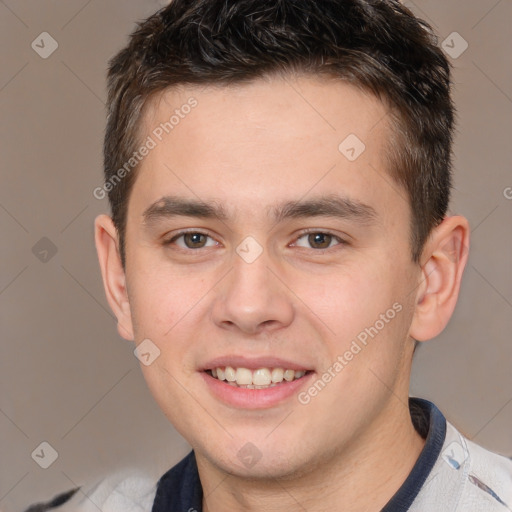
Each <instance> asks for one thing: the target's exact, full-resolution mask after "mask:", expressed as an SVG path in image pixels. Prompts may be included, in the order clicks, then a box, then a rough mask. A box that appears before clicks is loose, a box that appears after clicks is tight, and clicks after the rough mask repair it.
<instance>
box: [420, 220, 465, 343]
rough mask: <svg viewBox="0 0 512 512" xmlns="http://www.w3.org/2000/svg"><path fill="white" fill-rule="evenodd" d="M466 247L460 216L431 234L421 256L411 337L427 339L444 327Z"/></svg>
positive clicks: (457, 285)
mask: <svg viewBox="0 0 512 512" xmlns="http://www.w3.org/2000/svg"><path fill="white" fill-rule="evenodd" d="M468 248H469V224H468V221H467V219H466V218H464V217H461V216H454V217H447V218H445V219H444V220H443V222H441V224H439V226H437V227H436V228H434V230H433V231H432V233H431V235H430V237H429V239H428V241H427V243H426V244H425V247H424V250H423V254H422V264H421V275H420V283H419V287H418V292H417V295H416V305H415V312H414V317H413V321H412V324H411V329H410V335H411V337H412V338H414V339H416V340H418V341H426V340H429V339H431V338H434V337H436V336H437V335H439V334H440V333H441V332H442V331H443V330H444V328H445V327H446V325H447V324H448V322H449V320H450V318H451V316H452V314H453V311H454V309H455V305H456V303H457V298H458V295H459V290H460V283H461V279H462V274H463V272H464V267H465V266H466V262H467V259H468Z"/></svg>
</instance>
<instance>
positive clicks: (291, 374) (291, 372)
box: [284, 370, 295, 382]
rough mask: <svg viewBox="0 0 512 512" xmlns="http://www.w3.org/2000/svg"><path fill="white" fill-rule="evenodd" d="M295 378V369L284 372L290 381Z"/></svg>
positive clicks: (286, 378) (285, 378)
mask: <svg viewBox="0 0 512 512" xmlns="http://www.w3.org/2000/svg"><path fill="white" fill-rule="evenodd" d="M294 378H295V370H285V372H284V380H287V381H288V382H290V381H292V380H293V379H294Z"/></svg>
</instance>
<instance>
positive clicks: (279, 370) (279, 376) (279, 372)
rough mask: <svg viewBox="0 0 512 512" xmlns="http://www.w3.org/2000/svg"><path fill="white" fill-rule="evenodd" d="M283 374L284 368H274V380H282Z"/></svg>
mask: <svg viewBox="0 0 512 512" xmlns="http://www.w3.org/2000/svg"><path fill="white" fill-rule="evenodd" d="M283 374H284V370H283V369H282V368H274V369H273V370H272V382H282V381H283Z"/></svg>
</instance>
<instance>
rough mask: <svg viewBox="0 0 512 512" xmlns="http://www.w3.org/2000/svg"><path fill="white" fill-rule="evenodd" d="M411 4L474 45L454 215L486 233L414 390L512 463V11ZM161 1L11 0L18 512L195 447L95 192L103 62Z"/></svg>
mask: <svg viewBox="0 0 512 512" xmlns="http://www.w3.org/2000/svg"><path fill="white" fill-rule="evenodd" d="M405 3H406V5H407V6H409V7H410V8H411V9H412V10H413V11H414V12H416V13H417V14H418V15H420V16H421V17H423V18H425V19H426V20H427V21H429V22H430V23H431V24H433V26H434V28H435V29H436V31H437V33H438V34H439V36H440V41H443V40H444V39H445V38H447V37H448V36H450V34H452V33H453V32H454V31H455V32H458V33H459V34H460V35H461V36H462V37H463V38H464V40H466V41H467V42H468V44H469V47H468V48H467V50H466V51H465V52H464V53H463V54H462V55H460V56H459V57H458V58H456V59H453V58H452V62H453V64H454V66H455V77H454V78H455V100H456V103H457V106H458V111H459V114H458V119H459V122H458V133H457V137H456V146H455V155H456V159H455V166H456V183H455V187H456V189H455V190H454V196H453V202H452V208H451V211H452V212H457V213H462V214H464V215H465V216H467V217H468V219H469V221H470V224H471V226H472V247H471V256H470V260H469V265H468V268H467V270H466V274H465V279H464V282H463V285H462V295H461V298H460V301H459V304H458V306H457V309H456V312H455V315H454V317H453V319H452V321H451V323H450V325H449V326H448V328H447V329H446V331H445V332H444V333H443V334H442V335H441V336H439V338H438V339H436V340H433V341H431V342H428V343H426V344H423V345H422V346H421V347H420V349H419V351H418V353H417V355H416V359H415V364H414V372H413V382H412V390H411V394H413V395H420V396H423V397H426V398H429V399H432V400H434V401H435V402H436V404H437V405H438V406H439V407H440V408H441V409H442V410H443V411H444V412H445V414H446V415H447V417H448V418H449V419H450V420H451V421H452V422H453V423H454V424H455V425H456V426H457V427H459V428H460V429H461V430H462V431H463V432H464V433H465V434H466V435H468V436H469V437H470V438H472V439H474V440H476V441H477V442H479V443H480V444H482V445H483V446H485V447H488V448H490V449H492V450H495V451H499V452H502V453H508V454H510V455H512V434H511V432H512V428H511V427H512V372H511V371H510V362H511V356H512V344H511V343H510V331H511V328H512V321H511V318H512V315H511V313H512V272H511V259H510V254H511V249H512V229H511V218H512V199H510V198H511V197H512V189H510V188H508V187H512V173H511V170H510V169H511V163H512V162H511V160H512V157H511V155H512V152H511V150H510V146H511V142H512V141H511V140H510V134H511V133H512V116H511V114H512V87H511V83H512V71H511V69H512V67H511V65H510V57H509V55H510V48H511V47H512V46H511V44H512V32H511V22H512V2H511V1H510V0H500V1H497V0H479V1H462V0H460V1H450V2H447V1H446V0H425V1H421V0H417V1H415V2H414V3H413V2H405ZM163 4H164V2H158V1H149V0H146V1H142V0H138V1H135V0H129V1H126V0H125V1H120V0H107V1H105V0H101V1H100V0H89V1H88V0H67V1H65V2H64V1H61V2H57V1H50V0H26V1H21V0H4V1H2V0H0V39H1V46H0V48H1V50H0V52H1V62H2V66H1V67H0V109H1V114H0V119H1V141H2V142H1V169H2V187H1V190H0V230H1V236H2V243H1V251H2V253H1V261H2V265H1V274H0V308H1V309H0V311H1V325H2V327H1V336H2V338H1V339H2V342H1V350H2V352H1V355H0V389H1V396H0V439H1V453H0V509H1V510H2V511H4V512H10V511H20V510H22V509H23V508H24V507H25V506H27V505H28V504H29V503H31V502H33V501H37V500H39V499H47V498H49V497H51V496H52V495H53V494H54V493H57V492H60V491H63V490H66V489H69V488H72V487H73V486H74V485H75V484H76V485H81V484H88V483H91V482H92V481H94V479H95V478H97V477H100V476H102V475H104V474H107V473H109V472H112V471H116V470H118V469H119V468H123V467H126V466H138V467H140V468H142V469H146V470H147V471H149V472H150V474H151V475H153V476H154V478H155V479H156V478H157V477H158V476H160V475H161V474H162V473H163V472H164V471H165V470H166V469H168V468H169V467H170V466H171V465H173V464H174V463H175V462H177V461H178V460H179V459H180V458H181V457H182V456H183V455H184V454H185V453H186V452H187V451H188V446H187V444H186V443H185V442H184V441H183V440H182V439H181V438H180V437H179V435H178V434H177V433H176V432H175V431H174V430H173V428H172V427H171V426H170V424H169V423H168V421H167V420H166V418H165V417H164V415H163V413H161V412H160V410H159V408H158V406H157V405H156V404H155V402H154V401H153V398H152V397H151V395H150V393H149V391H148V390H147V387H146V385H145V382H144V380H143V378H142V375H141V372H140V369H139V366H138V365H139V363H138V361H137V360H136V359H135V357H134V355H133V348H134V347H133V345H132V344H131V343H130V342H127V341H124V340H122V339H121V338H120V337H119V336H118V335H117V332H116V328H115V321H114V318H113V316H112V314H111V312H110V310H109V309H108V306H107V303H106V300H105V298H104V294H103V288H102V284H101V280H100V273H99V268H98V265H97V262H96V254H95V249H94V243H93V219H94V217H95V216H96V215H97V214H98V213H101V212H106V211H107V210H108V205H107V203H106V200H102V201H99V200H96V199H95V198H94V197H93V195H92V191H93V189H94V188H95V187H97V186H99V185H101V180H102V175H101V144H102V137H103V130H104V100H105V82H104V76H105V68H106V63H107V60H108V59H109V58H110V57H111V56H112V55H113V54H114V53H115V52H116V51H117V50H119V49H120V48H121V46H122V45H123V44H124V43H125V41H126V36H127V34H128V33H129V32H130V31H131V30H132V29H133V27H134V22H135V21H136V20H141V19H142V18H144V17H146V16H148V15H149V14H151V13H152V12H153V11H155V10H156V9H157V8H159V7H160V6H162V5H163ZM42 32H48V33H49V34H51V36H52V37H53V38H54V39H55V40H56V41H57V42H58V49H57V50H56V51H55V52H54V53H53V54H52V55H51V56H49V57H48V58H47V59H43V58H41V57H40V56H39V55H38V53H36V51H34V50H33V49H32V47H31V43H32V41H34V40H36V42H38V41H39V44H40V45H41V43H40V38H38V36H39V34H41V33H42ZM452 40H453V36H452V39H450V38H448V43H449V44H450V45H451V46H454V50H453V51H456V50H460V48H461V46H460V43H461V41H460V40H453V41H454V42H453V44H452V43H451V41H452ZM48 48H49V44H48V40H47V42H46V43H45V51H46V50H48ZM42 50H43V49H41V51H42ZM507 196H508V199H507ZM43 237H46V238H47V239H49V240H51V243H52V244H53V245H54V246H55V248H56V251H57V252H56V253H55V254H53V253H52V246H51V245H50V244H49V242H48V241H47V240H43V241H40V239H41V238H43ZM34 247H35V249H34ZM45 250H46V251H47V253H45V252H44V251H45ZM44 260H46V261H44ZM43 441H47V442H49V443H50V445H51V446H52V447H53V448H54V449H55V450H56V451H57V452H58V458H57V460H56V461H55V462H54V463H53V464H52V465H51V466H50V467H49V468H48V469H42V468H41V467H39V465H38V464H36V462H35V460H34V459H36V457H35V456H34V459H33V458H32V456H31V454H32V453H33V451H34V450H35V449H36V448H37V447H38V446H39V445H40V443H41V442H43ZM46 453H47V454H48V451H47V452H46ZM46 456H47V455H45V457H46Z"/></svg>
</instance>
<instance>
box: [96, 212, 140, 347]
mask: <svg viewBox="0 0 512 512" xmlns="http://www.w3.org/2000/svg"><path fill="white" fill-rule="evenodd" d="M94 239H95V242H96V251H97V253H98V259H99V263H100V268H101V276H102V278H103V286H104V288H105V294H106V296H107V301H108V303H109V305H110V308H111V309H112V311H113V312H114V314H115V315H116V317H117V331H118V332H119V334H120V335H121V336H122V337H123V338H125V339H126V340H129V341H132V340H133V339H134V336H133V325H132V318H131V312H130V303H129V301H128V293H127V290H126V276H125V272H124V269H123V265H122V264H121V257H120V255H119V250H118V233H117V229H116V228H115V226H114V223H113V221H112V219H111V218H110V217H109V216H108V215H99V216H98V217H96V220H95V221H94Z"/></svg>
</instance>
